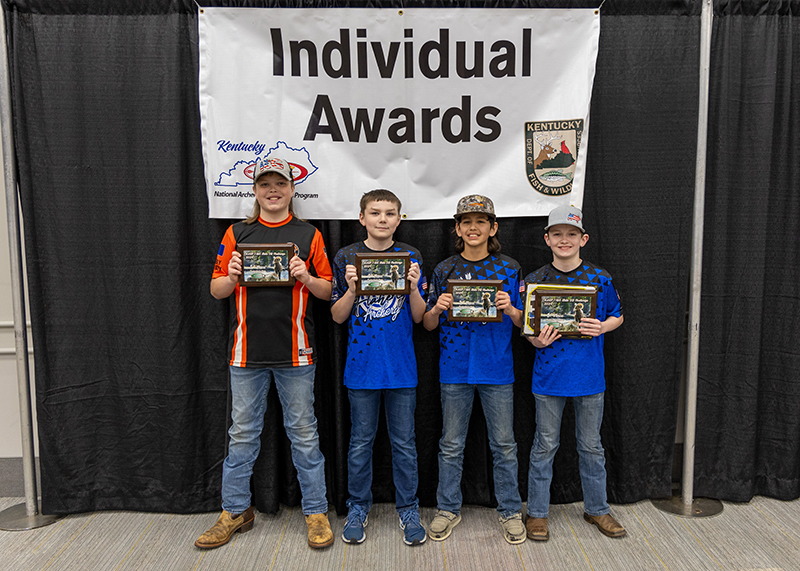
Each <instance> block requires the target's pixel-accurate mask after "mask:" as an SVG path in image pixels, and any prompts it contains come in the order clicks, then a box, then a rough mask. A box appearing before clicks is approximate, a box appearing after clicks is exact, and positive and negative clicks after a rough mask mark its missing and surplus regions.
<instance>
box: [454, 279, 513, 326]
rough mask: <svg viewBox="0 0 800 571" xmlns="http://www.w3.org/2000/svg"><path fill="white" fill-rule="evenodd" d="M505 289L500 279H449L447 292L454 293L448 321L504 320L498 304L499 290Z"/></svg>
mask: <svg viewBox="0 0 800 571" xmlns="http://www.w3.org/2000/svg"><path fill="white" fill-rule="evenodd" d="M502 290H503V282H502V281H500V280H447V293H450V294H452V295H453V307H451V308H450V310H449V311H448V312H447V320H448V321H490V322H496V321H503V312H502V311H498V309H497V305H496V297H497V292H499V291H502Z"/></svg>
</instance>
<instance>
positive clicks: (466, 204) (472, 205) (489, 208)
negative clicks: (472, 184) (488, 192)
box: [453, 194, 495, 220]
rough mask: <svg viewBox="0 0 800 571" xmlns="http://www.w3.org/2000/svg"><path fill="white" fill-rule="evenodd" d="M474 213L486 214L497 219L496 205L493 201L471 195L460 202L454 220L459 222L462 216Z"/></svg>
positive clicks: (478, 195)
mask: <svg viewBox="0 0 800 571" xmlns="http://www.w3.org/2000/svg"><path fill="white" fill-rule="evenodd" d="M472 212H477V213H478V214H486V215H487V216H489V217H490V218H495V213H494V204H493V203H492V201H491V199H490V198H487V197H486V196H481V195H480V194H470V195H467V196H465V197H464V198H462V199H461V200H459V201H458V206H456V213H455V214H453V218H455V219H456V220H458V219H459V218H460V217H461V216H462V215H464V214H470V213H472Z"/></svg>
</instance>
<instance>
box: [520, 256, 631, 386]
mask: <svg viewBox="0 0 800 571" xmlns="http://www.w3.org/2000/svg"><path fill="white" fill-rule="evenodd" d="M529 283H537V284H546V283H553V284H564V285H581V286H589V285H591V286H594V287H595V288H597V313H596V314H595V318H597V319H599V320H600V321H605V320H606V319H607V318H608V317H610V316H614V317H620V316H621V315H622V304H621V303H620V299H619V295H618V294H617V291H616V290H615V289H614V285H613V284H612V283H611V274H609V273H608V272H607V271H605V270H604V269H603V268H598V267H597V266H595V265H594V264H592V263H590V262H587V261H585V260H584V261H582V262H581V264H580V266H578V267H577V268H575V269H574V270H572V271H571V272H567V273H564V272H562V271H560V270H557V269H556V268H555V266H553V264H548V265H546V266H542V267H541V268H539V269H538V270H536V271H535V272H533V273H530V274H528V275H527V276H526V277H525V284H529ZM603 337H604V335H600V336H599V337H592V338H590V339H580V338H571V337H562V338H561V339H559V340H558V341H556V342H555V343H553V344H552V345H550V346H548V347H545V348H544V349H536V360H535V361H534V363H533V383H532V390H533V392H534V393H535V394H538V395H548V396H558V397H578V396H586V395H595V394H597V393H602V392H603V391H605V390H606V378H605V359H604V358H603Z"/></svg>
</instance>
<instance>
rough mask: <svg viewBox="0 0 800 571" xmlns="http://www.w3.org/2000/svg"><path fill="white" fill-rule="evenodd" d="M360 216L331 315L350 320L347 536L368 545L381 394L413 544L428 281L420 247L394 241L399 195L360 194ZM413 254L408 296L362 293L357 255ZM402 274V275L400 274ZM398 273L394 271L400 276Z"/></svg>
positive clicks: (340, 264) (406, 537)
mask: <svg viewBox="0 0 800 571" xmlns="http://www.w3.org/2000/svg"><path fill="white" fill-rule="evenodd" d="M360 207H361V212H360V213H359V215H358V218H359V221H360V222H361V224H362V225H363V226H364V227H365V228H366V229H367V239H366V240H364V241H363V242H356V243H355V244H351V245H350V246H346V247H344V248H342V249H341V250H339V251H338V252H337V253H336V257H335V258H334V261H333V293H332V295H331V314H332V315H333V319H334V321H336V322H337V323H344V322H345V321H347V322H348V330H349V341H348V345H347V362H346V364H345V370H344V384H345V386H346V387H347V389H348V397H349V399H350V419H351V422H352V428H351V430H350V449H349V451H348V454H347V489H348V492H349V494H350V498H349V499H348V500H347V507H348V514H347V521H346V522H345V526H344V531H343V532H342V540H344V541H345V542H346V543H361V542H363V541H364V540H365V539H366V534H365V532H364V527H365V526H366V525H367V515H368V514H369V510H370V508H371V507H372V491H371V487H372V445H373V443H374V442H375V433H376V431H377V429H378V413H379V411H380V404H381V395H383V397H384V408H385V409H386V425H387V428H388V431H389V440H390V442H391V445H392V470H393V474H394V484H395V488H396V502H397V512H398V514H399V516H400V529H402V530H403V541H404V542H405V543H406V545H419V544H421V543H424V542H425V539H426V538H427V535H426V533H425V528H424V527H422V525H421V524H420V521H419V500H418V499H417V482H418V473H417V448H416V440H415V437H414V410H415V409H416V398H417V397H416V386H417V363H416V357H415V355H414V343H413V340H412V326H413V323H419V322H420V321H421V320H422V315H423V313H425V299H424V297H423V294H424V291H425V288H426V282H425V279H424V278H423V277H422V273H421V271H420V267H421V265H422V256H421V255H420V253H419V251H418V250H417V249H416V248H412V247H411V246H409V245H407V244H403V243H400V242H395V241H394V232H395V230H396V229H397V226H398V225H399V224H400V209H401V207H402V205H401V203H400V200H399V199H398V198H397V196H395V195H394V193H392V192H390V191H388V190H383V189H379V190H373V191H370V192H367V193H366V194H364V196H363V197H362V198H361V204H360ZM384 252H385V253H402V252H409V253H410V254H411V265H410V267H409V270H408V280H409V283H410V294H409V295H360V296H356V293H355V291H356V282H357V280H358V275H357V271H356V260H355V255H356V254H357V253H371V254H372V253H384ZM395 273H396V272H395ZM398 278H399V276H397V275H395V276H394V279H398Z"/></svg>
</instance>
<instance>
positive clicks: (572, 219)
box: [544, 206, 585, 232]
mask: <svg viewBox="0 0 800 571" xmlns="http://www.w3.org/2000/svg"><path fill="white" fill-rule="evenodd" d="M556 224H569V225H570V226H575V228H578V229H579V230H580V231H581V232H585V230H584V229H583V212H581V211H580V208H576V207H575V206H559V207H558V208H554V209H553V210H551V211H550V215H549V216H548V217H547V226H545V229H544V231H545V232H547V231H548V230H549V229H550V227H551V226H555V225H556Z"/></svg>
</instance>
